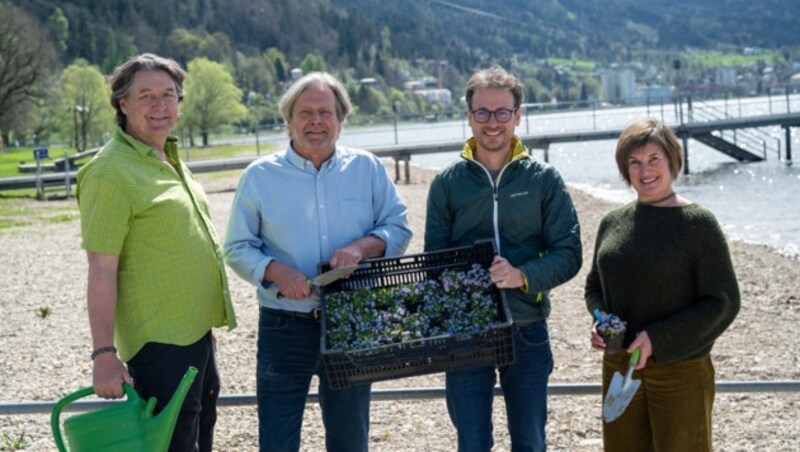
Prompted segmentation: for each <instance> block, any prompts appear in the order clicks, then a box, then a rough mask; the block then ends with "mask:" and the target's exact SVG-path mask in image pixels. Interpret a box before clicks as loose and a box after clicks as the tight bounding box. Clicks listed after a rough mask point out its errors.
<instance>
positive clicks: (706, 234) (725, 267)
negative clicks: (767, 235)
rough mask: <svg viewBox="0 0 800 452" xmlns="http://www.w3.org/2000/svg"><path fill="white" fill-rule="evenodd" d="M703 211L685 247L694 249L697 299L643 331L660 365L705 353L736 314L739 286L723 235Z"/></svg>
mask: <svg viewBox="0 0 800 452" xmlns="http://www.w3.org/2000/svg"><path fill="white" fill-rule="evenodd" d="M705 212H706V216H705V217H703V220H704V221H698V224H697V225H696V227H695V228H694V231H693V234H692V236H691V237H689V238H688V240H689V243H687V244H686V246H688V247H692V248H691V249H694V250H695V253H694V258H695V261H694V264H693V268H692V272H693V276H694V280H693V281H692V283H693V285H694V286H695V293H696V296H697V300H696V301H695V302H694V303H692V304H690V305H689V306H687V307H686V308H684V309H681V310H680V311H677V312H675V314H673V315H672V316H670V317H668V318H665V319H663V320H661V321H659V322H657V323H654V324H651V325H649V326H647V328H646V331H647V334H648V336H649V337H650V341H651V342H652V344H653V353H654V359H655V361H656V362H658V363H660V364H664V363H669V362H673V361H677V360H681V359H688V358H691V357H695V356H698V355H701V354H702V353H707V352H708V351H709V350H710V349H711V347H712V346H713V345H714V341H715V340H716V339H717V338H718V337H719V336H720V335H721V334H722V333H723V332H724V331H725V330H726V329H727V328H728V326H730V324H731V323H732V322H733V320H734V318H735V317H736V315H737V314H738V312H739V307H740V296H739V285H738V282H737V280H736V274H735V272H734V269H733V263H732V261H731V257H730V252H729V250H728V245H727V242H726V241H725V236H724V234H723V232H722V229H721V228H720V226H719V224H718V223H717V221H716V219H715V218H714V217H713V215H712V214H711V213H710V212H707V211H705Z"/></svg>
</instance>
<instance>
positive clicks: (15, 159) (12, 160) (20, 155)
mask: <svg viewBox="0 0 800 452" xmlns="http://www.w3.org/2000/svg"><path fill="white" fill-rule="evenodd" d="M49 154H50V157H51V158H49V159H46V160H42V163H45V164H47V163H53V160H54V159H57V158H61V157H64V148H51V149H50V150H49ZM67 154H69V155H72V154H75V152H74V151H71V150H68V151H67ZM20 162H25V163H32V164H35V163H36V160H34V159H33V148H13V149H10V148H5V149H3V152H0V177H11V176H20V175H22V173H20V172H19V171H18V170H17V165H19V163H20Z"/></svg>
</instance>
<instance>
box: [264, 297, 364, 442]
mask: <svg viewBox="0 0 800 452" xmlns="http://www.w3.org/2000/svg"><path fill="white" fill-rule="evenodd" d="M319 341H320V324H319V323H318V322H316V321H314V320H312V319H304V318H298V317H294V316H292V315H287V314H282V313H276V312H274V311H272V312H270V311H267V310H264V309H261V311H260V312H259V321H258V355H257V360H258V363H257V365H256V372H257V373H256V395H257V398H258V442H259V447H260V450H261V451H269V452H283V451H297V450H299V449H300V429H301V426H302V423H303V411H304V410H305V406H306V398H307V396H308V391H309V386H310V384H311V377H312V375H314V374H317V375H319V401H320V407H321V408H322V422H323V424H324V425H325V446H326V449H327V450H328V451H329V452H339V451H342V452H345V451H347V452H350V451H352V452H365V451H366V450H367V443H368V440H369V403H370V395H371V385H368V384H365V385H358V386H354V387H351V388H348V389H339V390H335V389H331V388H330V385H329V384H328V377H327V374H326V373H325V370H324V366H323V364H322V357H321V355H320V349H319V347H320V342H319Z"/></svg>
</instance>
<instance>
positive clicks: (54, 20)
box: [47, 7, 69, 54]
mask: <svg viewBox="0 0 800 452" xmlns="http://www.w3.org/2000/svg"><path fill="white" fill-rule="evenodd" d="M47 23H48V25H49V27H50V32H51V33H52V34H53V38H55V40H56V49H57V50H58V53H60V54H63V53H64V51H66V50H67V40H68V39H69V21H68V20H67V17H66V16H64V13H63V12H62V11H61V8H59V7H56V9H55V11H53V14H51V15H50V17H49V18H48V19H47Z"/></svg>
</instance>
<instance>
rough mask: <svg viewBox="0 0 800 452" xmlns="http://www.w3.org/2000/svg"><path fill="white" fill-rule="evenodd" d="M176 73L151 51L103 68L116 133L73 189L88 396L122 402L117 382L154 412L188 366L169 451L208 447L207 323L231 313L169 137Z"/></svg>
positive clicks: (218, 263) (202, 215)
mask: <svg viewBox="0 0 800 452" xmlns="http://www.w3.org/2000/svg"><path fill="white" fill-rule="evenodd" d="M185 76H186V73H185V72H184V71H183V70H182V69H181V67H180V66H179V65H178V63H176V62H175V61H173V60H169V59H165V58H162V57H159V56H157V55H152V54H142V55H139V56H136V57H133V58H131V59H130V60H128V61H127V62H125V63H124V64H122V65H121V66H120V67H118V68H117V69H116V70H115V71H114V73H113V74H112V75H111V77H110V79H109V83H110V85H111V90H112V94H111V104H112V105H113V106H114V109H115V110H116V112H117V114H116V122H117V124H118V125H119V128H118V129H117V130H116V132H115V133H114V136H113V137H112V138H111V140H110V141H109V142H108V143H106V145H105V146H104V147H103V149H102V150H101V151H100V152H99V153H98V154H97V156H95V157H94V158H93V159H92V160H91V161H90V162H89V163H88V164H87V165H86V166H85V167H83V168H82V169H81V170H80V171H79V172H78V192H77V194H78V204H79V206H80V211H81V235H82V239H83V245H82V246H83V248H84V249H85V250H86V254H87V256H88V260H89V277H88V293H87V299H88V309H89V326H90V328H91V333H92V343H93V349H94V351H93V352H92V354H91V358H92V360H93V362H94V363H93V364H94V368H93V377H92V379H93V384H94V388H95V392H96V393H97V395H98V396H100V397H103V398H119V397H122V395H123V391H122V385H121V383H122V382H123V381H124V382H127V383H128V384H133V385H134V387H135V388H136V390H137V391H138V392H139V394H140V395H141V396H142V397H144V398H150V397H153V396H154V397H156V398H157V399H158V402H159V406H157V409H160V408H161V407H163V405H164V404H165V403H166V402H168V401H169V400H170V399H171V398H172V394H173V393H174V391H175V389H176V388H177V386H178V384H179V382H180V380H181V378H182V377H183V375H184V374H185V373H186V370H187V368H188V367H189V366H194V367H196V368H197V369H198V374H197V377H196V378H195V381H194V383H193V384H192V387H191V389H190V390H189V394H187V396H186V399H185V401H184V403H183V407H182V408H181V411H180V414H179V416H178V422H177V425H176V427H175V431H174V434H173V437H172V442H171V444H170V450H171V451H193V450H201V451H205V450H208V451H210V450H211V449H212V443H213V429H214V423H215V422H216V402H217V397H218V394H219V387H220V383H219V376H218V374H217V366H216V360H215V357H214V346H213V337H212V333H211V329H212V328H213V327H218V326H223V325H227V326H228V327H229V328H233V327H235V326H236V319H235V316H234V312H233V307H232V305H231V299H230V295H229V293H228V282H227V279H226V276H225V267H224V264H223V260H222V251H221V248H220V245H219V241H218V238H217V234H216V231H215V230H214V226H213V224H212V223H211V218H210V216H209V209H208V200H207V199H206V196H205V193H204V192H203V189H202V187H201V186H200V184H198V183H197V182H196V181H195V180H194V178H193V176H192V174H191V173H190V172H189V170H188V169H187V168H186V166H185V165H184V164H183V162H181V161H180V159H179V158H178V154H177V140H176V139H175V138H174V137H171V136H170V133H171V131H172V128H173V127H174V126H175V123H176V122H177V120H178V103H179V102H180V100H181V99H182V98H183V81H184V78H185ZM123 363H126V364H127V367H126V365H125V364H123Z"/></svg>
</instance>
